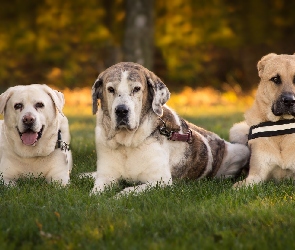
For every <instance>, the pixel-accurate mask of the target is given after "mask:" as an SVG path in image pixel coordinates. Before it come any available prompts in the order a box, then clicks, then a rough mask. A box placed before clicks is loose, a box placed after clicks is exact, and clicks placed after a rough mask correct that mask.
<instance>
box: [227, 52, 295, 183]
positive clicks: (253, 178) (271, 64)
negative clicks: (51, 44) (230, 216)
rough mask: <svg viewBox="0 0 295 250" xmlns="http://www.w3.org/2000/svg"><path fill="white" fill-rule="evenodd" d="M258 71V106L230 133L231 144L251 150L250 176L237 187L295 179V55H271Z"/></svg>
mask: <svg viewBox="0 0 295 250" xmlns="http://www.w3.org/2000/svg"><path fill="white" fill-rule="evenodd" d="M257 68H258V73H259V77H260V78H261V81H260V84H259V86H258V90H257V94H256V98H255V101H254V104H253V106H252V107H251V108H250V109H249V110H248V111H247V112H246V113H245V119H246V120H245V122H242V123H239V124H235V125H234V126H233V127H232V129H231V131H230V141H231V142H238V143H244V144H246V143H247V141H248V145H249V147H250V149H251V157H250V170H249V175H248V177H247V178H246V179H245V180H244V181H242V182H238V183H237V184H236V186H242V185H251V184H255V183H259V182H262V181H266V180H269V179H271V178H273V179H278V180H279V179H282V178H294V177H295V156H294V150H295V134H294V132H295V120H294V116H295V85H294V84H295V55H277V54H273V53H272V54H268V55H266V56H264V57H263V58H262V59H261V61H259V62H258V65H257Z"/></svg>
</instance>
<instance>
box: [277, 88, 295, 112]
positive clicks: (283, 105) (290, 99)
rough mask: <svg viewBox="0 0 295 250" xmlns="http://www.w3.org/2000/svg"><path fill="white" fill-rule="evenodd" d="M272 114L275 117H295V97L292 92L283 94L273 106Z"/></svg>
mask: <svg viewBox="0 0 295 250" xmlns="http://www.w3.org/2000/svg"><path fill="white" fill-rule="evenodd" d="M272 112H273V114H274V115H275V116H282V115H292V116H295V95H294V94H293V93H292V92H285V93H282V94H281V96H280V97H279V98H278V99H277V101H276V102H275V103H274V104H273V105H272Z"/></svg>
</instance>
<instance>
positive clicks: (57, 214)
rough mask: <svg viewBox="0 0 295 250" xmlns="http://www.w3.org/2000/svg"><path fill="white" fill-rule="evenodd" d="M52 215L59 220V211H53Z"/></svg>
mask: <svg viewBox="0 0 295 250" xmlns="http://www.w3.org/2000/svg"><path fill="white" fill-rule="evenodd" d="M54 215H55V216H56V218H57V220H58V221H59V220H60V213H59V212H54Z"/></svg>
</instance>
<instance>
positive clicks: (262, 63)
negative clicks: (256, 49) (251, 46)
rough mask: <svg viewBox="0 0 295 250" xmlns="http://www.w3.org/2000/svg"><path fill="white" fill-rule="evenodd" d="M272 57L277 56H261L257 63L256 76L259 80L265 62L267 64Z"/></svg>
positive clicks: (273, 54) (271, 54)
mask: <svg viewBox="0 0 295 250" xmlns="http://www.w3.org/2000/svg"><path fill="white" fill-rule="evenodd" d="M274 56H277V54H275V53H270V54H268V55H266V56H263V57H262V58H261V60H260V61H259V62H258V63H257V69H258V75H259V77H260V78H261V77H262V74H263V70H264V67H265V65H266V62H267V61H268V60H269V59H271V58H273V57H274Z"/></svg>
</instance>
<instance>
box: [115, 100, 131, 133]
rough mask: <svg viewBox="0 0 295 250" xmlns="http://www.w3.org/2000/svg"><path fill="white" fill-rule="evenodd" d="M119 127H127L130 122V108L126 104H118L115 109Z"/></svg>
mask: <svg viewBox="0 0 295 250" xmlns="http://www.w3.org/2000/svg"><path fill="white" fill-rule="evenodd" d="M115 114H116V122H117V127H118V128H122V127H125V128H126V127H127V126H128V122H129V109H128V107H127V106H126V105H124V104H122V105H118V106H117V107H116V109H115Z"/></svg>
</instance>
